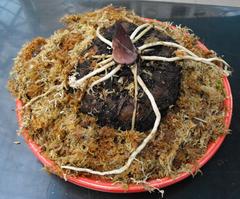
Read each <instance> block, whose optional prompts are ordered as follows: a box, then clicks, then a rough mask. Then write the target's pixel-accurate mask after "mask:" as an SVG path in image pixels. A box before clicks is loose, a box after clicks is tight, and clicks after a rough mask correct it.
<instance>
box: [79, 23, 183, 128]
mask: <svg viewBox="0 0 240 199" xmlns="http://www.w3.org/2000/svg"><path fill="white" fill-rule="evenodd" d="M123 25H124V27H125V28H126V31H127V32H128V34H129V35H130V34H131V33H132V32H133V31H134V30H135V28H136V25H134V24H130V23H126V22H124V24H123ZM101 33H102V34H103V36H104V37H105V38H107V39H109V40H112V35H113V34H114V26H112V27H110V28H107V29H104V30H102V32H101ZM152 38H155V40H156V38H157V40H160V41H174V40H173V39H172V38H170V37H168V36H167V35H165V34H163V33H160V32H159V31H157V30H155V29H154V28H152V29H151V30H150V31H149V32H148V33H147V34H146V35H144V36H143V37H142V38H141V39H140V40H139V41H138V42H136V43H135V46H136V47H138V46H141V45H143V44H144V42H145V41H146V40H148V39H152ZM93 48H95V49H96V52H97V53H96V54H99V55H100V54H112V50H111V49H110V48H109V47H108V46H107V45H106V44H105V43H103V42H102V41H100V40H99V39H98V38H97V39H95V40H94V42H93ZM151 49H153V50H152V51H149V52H145V53H144V52H143V54H144V55H155V56H164V57H171V56H173V52H174V49H173V48H169V47H164V46H157V47H154V48H151ZM137 65H138V74H139V75H140V76H141V77H142V79H143V81H144V82H145V84H146V85H147V87H148V89H149V90H150V92H151V93H152V94H153V96H154V98H155V100H156V102H157V105H158V108H159V110H160V112H161V114H162V116H164V115H166V113H167V110H168V108H169V106H170V105H174V104H175V102H176V100H177V98H178V95H179V90H180V78H181V68H180V66H178V65H177V64H176V63H174V62H161V61H143V60H141V59H140V58H138V59H137ZM90 70H91V69H90V62H89V61H85V62H83V63H81V64H79V65H78V67H77V72H78V73H79V75H78V76H77V78H81V77H82V76H84V75H86V74H87V73H89V71H90ZM101 75H104V74H101ZM131 82H133V75H132V73H131V70H130V68H129V66H127V65H124V66H123V68H122V69H121V71H119V72H118V73H117V76H114V77H113V78H111V79H109V80H107V81H105V82H103V83H101V84H99V85H97V86H95V87H94V91H95V93H94V94H86V95H85V97H84V98H83V99H82V104H81V108H80V111H81V112H82V113H85V114H89V115H92V116H95V117H96V118H97V123H98V124H99V125H100V126H105V125H107V126H110V127H114V128H116V129H121V130H127V129H130V128H131V119H132V112H133V107H134V105H133V104H134V100H133V97H132V96H131V95H130V94H129V91H128V90H127V89H126V87H127V86H128V85H129V84H130V83H131ZM106 91H108V93H109V94H107V95H106V94H105V95H104V93H106ZM138 92H139V93H138V107H137V117H136V126H135V128H136V129H137V130H138V131H146V130H149V129H151V128H152V126H153V123H154V121H155V114H154V112H153V110H152V107H151V104H150V101H149V99H148V97H147V96H146V95H145V94H144V93H143V91H142V89H140V90H139V91H138Z"/></svg>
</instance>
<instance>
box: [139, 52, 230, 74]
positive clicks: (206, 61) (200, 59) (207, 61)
mask: <svg viewBox="0 0 240 199" xmlns="http://www.w3.org/2000/svg"><path fill="white" fill-rule="evenodd" d="M141 58H142V59H143V60H150V61H166V62H174V61H179V60H193V61H197V62H202V63H204V64H208V65H210V66H214V67H216V69H217V68H218V66H217V65H216V64H214V63H212V61H219V62H222V63H223V64H225V65H226V66H227V67H230V66H229V64H228V63H227V62H225V61H224V60H222V59H219V58H217V57H213V58H203V57H193V56H188V55H187V56H182V57H170V58H168V57H160V56H141ZM223 73H224V74H225V75H227V76H228V75H229V72H228V71H227V70H223Z"/></svg>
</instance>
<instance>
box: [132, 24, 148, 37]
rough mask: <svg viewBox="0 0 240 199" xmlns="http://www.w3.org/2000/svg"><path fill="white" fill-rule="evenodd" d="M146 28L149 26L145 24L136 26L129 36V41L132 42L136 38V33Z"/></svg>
mask: <svg viewBox="0 0 240 199" xmlns="http://www.w3.org/2000/svg"><path fill="white" fill-rule="evenodd" d="M147 26H149V24H147V23H145V24H142V25H141V26H138V27H137V28H136V29H135V30H134V31H133V32H132V34H131V36H130V39H131V40H133V39H134V38H135V37H136V35H137V34H138V32H139V31H140V30H142V29H143V28H145V27H147Z"/></svg>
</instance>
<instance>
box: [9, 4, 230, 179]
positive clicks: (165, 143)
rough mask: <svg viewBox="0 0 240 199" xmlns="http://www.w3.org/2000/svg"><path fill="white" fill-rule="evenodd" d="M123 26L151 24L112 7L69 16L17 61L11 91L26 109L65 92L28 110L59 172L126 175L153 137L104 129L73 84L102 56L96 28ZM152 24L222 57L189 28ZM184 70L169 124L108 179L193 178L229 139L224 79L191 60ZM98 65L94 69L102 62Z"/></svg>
mask: <svg viewBox="0 0 240 199" xmlns="http://www.w3.org/2000/svg"><path fill="white" fill-rule="evenodd" d="M119 20H121V21H127V22H130V23H134V24H136V25H140V24H142V23H144V20H143V19H142V18H140V17H138V16H136V15H134V14H133V13H131V12H128V11H126V10H125V9H123V8H113V7H111V6H110V7H106V8H103V9H101V10H97V11H94V12H90V13H86V14H83V15H71V16H66V17H64V18H63V19H62V21H63V22H64V23H65V24H66V27H65V28H64V29H60V30H58V31H56V32H55V33H54V34H53V35H52V36H50V37H49V38H36V39H34V40H33V41H31V42H29V43H27V44H26V45H24V47H23V48H22V50H21V51H20V52H19V54H18V56H17V57H16V59H15V62H14V66H13V69H12V71H11V74H10V79H9V82H8V87H9V90H10V92H11V93H12V94H13V95H14V96H15V97H16V98H18V99H20V100H21V101H22V102H23V103H24V104H26V103H28V102H29V101H30V100H31V99H33V98H34V97H36V96H39V95H41V94H44V93H46V92H47V91H49V89H51V88H52V87H54V86H56V85H61V86H62V87H61V89H56V90H53V91H52V92H50V93H49V94H48V95H46V96H44V97H42V98H41V99H39V100H37V101H35V102H34V103H32V104H31V105H29V106H27V107H26V108H25V109H24V110H23V112H24V127H25V128H26V129H27V130H28V133H29V135H30V137H31V138H32V139H33V140H34V141H35V142H36V143H37V144H39V145H40V146H41V147H42V153H44V154H45V155H46V156H47V157H48V158H49V159H51V160H53V161H54V162H56V164H57V165H58V166H61V165H68V164H70V165H73V166H78V167H87V168H91V169H94V170H100V171H107V170H112V169H115V168H118V167H119V166H120V165H123V164H124V163H125V162H126V160H127V159H128V157H129V155H130V153H131V152H132V151H133V150H134V149H135V148H136V147H137V146H138V145H139V144H140V143H141V141H142V140H143V139H144V138H145V137H146V135H147V133H148V132H137V131H121V130H115V129H113V128H110V127H100V126H98V125H97V123H96V118H94V117H92V116H89V115H86V114H83V113H81V112H80V111H79V110H80V105H81V99H82V97H83V94H84V93H85V89H84V88H83V89H82V90H73V89H72V88H70V87H69V85H68V77H69V76H70V75H71V74H73V72H74V71H75V67H76V66H77V64H78V63H83V62H84V61H85V60H88V59H90V58H91V56H92V55H94V54H95V53H96V52H94V50H91V48H90V47H91V45H92V41H93V40H94V39H95V38H96V28H97V27H98V26H100V27H106V28H107V27H110V26H112V25H113V24H114V23H115V22H116V21H119ZM150 23H152V24H154V25H155V28H156V29H157V30H158V31H161V32H163V33H164V34H166V35H168V36H169V37H171V38H173V39H174V40H175V41H177V42H178V43H179V44H181V45H182V46H184V47H187V48H188V49H189V50H191V51H193V52H194V53H195V54H197V55H199V56H202V57H206V58H207V57H214V56H216V55H215V54H214V53H213V52H212V51H208V52H206V51H204V50H202V49H201V48H200V47H199V46H198V43H197V38H196V37H195V36H194V35H193V34H189V33H188V30H187V29H186V28H181V27H177V28H175V29H173V28H172V27H171V25H170V24H169V23H167V22H163V23H157V22H150ZM178 64H179V65H181V67H182V71H181V72H182V79H181V88H180V97H179V99H178V100H177V103H176V105H175V106H174V107H172V108H171V109H170V110H169V111H168V113H167V115H166V117H165V118H164V119H163V120H162V121H161V125H160V127H159V130H158V132H157V135H156V137H155V139H154V140H152V141H151V143H149V144H148V145H147V146H146V147H145V148H144V150H143V151H142V152H141V153H140V154H139V155H138V156H137V159H136V160H135V161H134V162H133V164H132V165H131V166H130V168H129V169H128V170H126V171H125V172H123V173H121V174H118V175H114V176H107V178H109V179H111V180H113V181H122V182H125V183H131V182H136V181H139V180H145V179H146V176H148V179H155V178H161V177H165V176H174V175H176V174H177V173H179V172H182V171H188V170H189V169H190V168H191V164H195V163H196V160H197V159H198V158H199V157H201V156H202V155H203V154H204V152H205V151H206V149H207V146H208V144H209V142H211V141H212V140H214V139H216V138H217V137H218V136H220V135H222V134H224V133H226V132H225V127H224V116H225V108H224V103H223V102H224V98H225V95H224V88H223V85H222V84H221V82H222V78H223V76H222V73H221V72H219V71H218V70H214V69H213V68H212V67H209V66H208V65H206V64H203V63H199V62H194V61H190V60H184V61H179V62H178ZM90 65H91V67H92V68H94V67H95V66H96V63H95V62H90ZM91 81H92V80H90V82H91ZM87 84H88V83H87ZM87 84H86V86H87ZM201 120H202V121H201ZM59 169H60V168H59ZM64 172H65V173H68V174H72V175H74V176H83V175H84V176H92V175H90V174H87V173H77V172H72V171H68V170H66V171H64ZM59 175H60V174H59ZM95 177H97V178H103V177H98V176H95ZM104 178H106V177H104Z"/></svg>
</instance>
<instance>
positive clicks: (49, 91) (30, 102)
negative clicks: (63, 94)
mask: <svg viewBox="0 0 240 199" xmlns="http://www.w3.org/2000/svg"><path fill="white" fill-rule="evenodd" d="M62 88H63V84H61V85H55V86H52V87H51V88H49V89H48V91H47V92H45V93H43V94H41V95H38V96H36V97H34V98H32V99H31V100H30V101H29V102H28V103H26V104H25V105H24V106H23V107H22V109H25V108H26V107H28V106H30V105H31V104H33V103H34V102H36V101H37V100H39V99H41V98H43V97H45V96H47V95H49V94H50V93H52V92H53V91H54V90H60V89H62Z"/></svg>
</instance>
